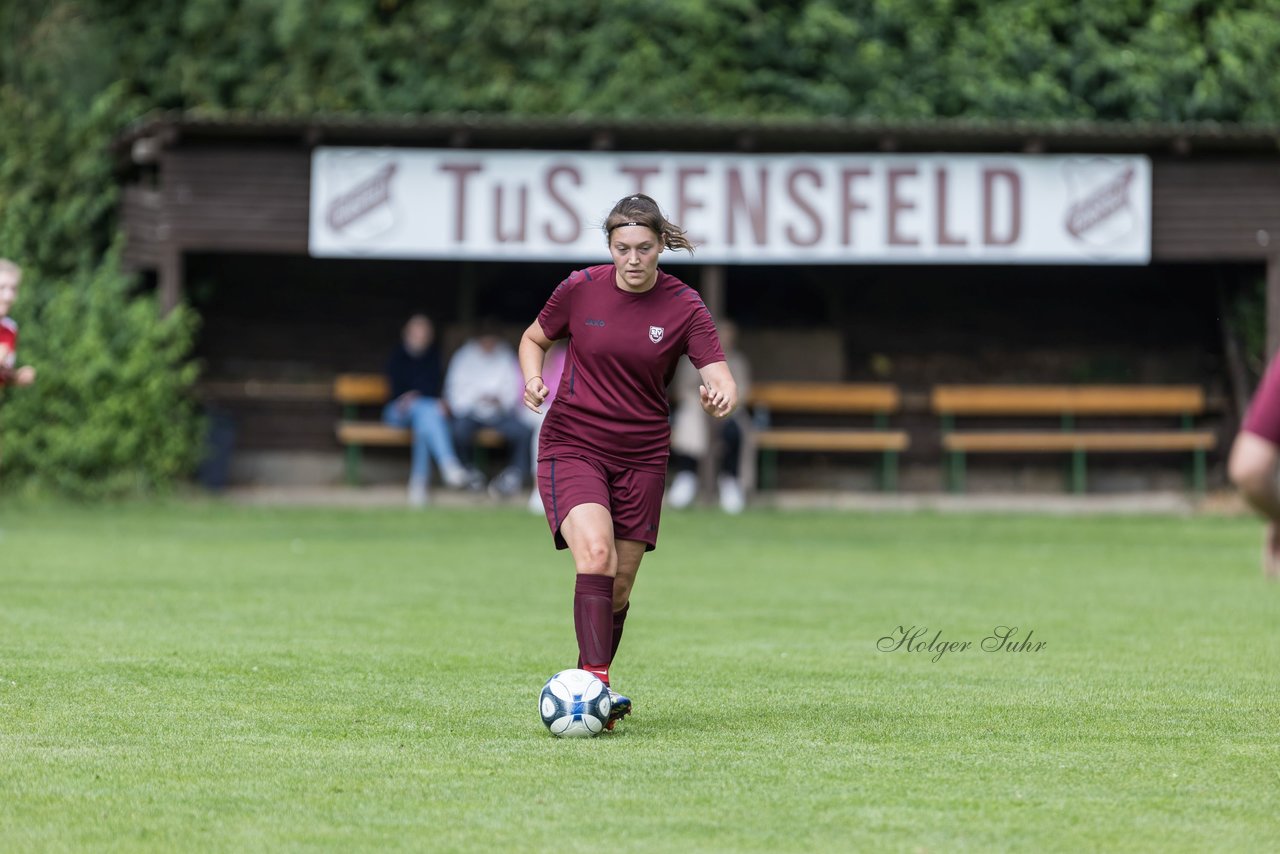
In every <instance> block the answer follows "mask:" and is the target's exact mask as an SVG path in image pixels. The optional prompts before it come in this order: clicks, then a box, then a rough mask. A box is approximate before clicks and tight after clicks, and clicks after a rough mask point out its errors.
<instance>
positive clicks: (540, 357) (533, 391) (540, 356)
mask: <svg viewBox="0 0 1280 854" xmlns="http://www.w3.org/2000/svg"><path fill="white" fill-rule="evenodd" d="M549 349H551V339H550V338H548V337H547V334H546V333H545V332H543V331H542V324H540V323H538V321H536V320H535V321H534V322H533V323H530V324H529V328H528V329H526V330H525V331H524V335H522V336H520V352H519V355H520V373H521V374H522V375H523V376H524V405H525V406H526V407H528V408H529V409H531V410H533V411H534V412H541V411H542V402H543V401H544V400H546V399H547V395H548V394H550V393H551V389H549V388H547V384H546V383H544V382H543V381H542V365H543V363H544V362H545V361H546V358H547V350H549Z"/></svg>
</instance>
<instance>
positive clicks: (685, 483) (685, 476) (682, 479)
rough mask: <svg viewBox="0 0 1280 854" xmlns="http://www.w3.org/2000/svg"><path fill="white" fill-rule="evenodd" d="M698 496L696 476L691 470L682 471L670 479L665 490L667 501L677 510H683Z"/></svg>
mask: <svg viewBox="0 0 1280 854" xmlns="http://www.w3.org/2000/svg"><path fill="white" fill-rule="evenodd" d="M697 497H698V476H697V475H696V474H694V473H693V472H691V471H682V472H680V473H679V474H677V475H676V476H675V479H674V480H672V481H671V488H670V489H668V490H667V503H668V504H670V505H671V506H672V507H675V508H676V509H678V510H683V509H684V508H685V507H688V506H689V505H690V504H692V503H693V499H695V498H697Z"/></svg>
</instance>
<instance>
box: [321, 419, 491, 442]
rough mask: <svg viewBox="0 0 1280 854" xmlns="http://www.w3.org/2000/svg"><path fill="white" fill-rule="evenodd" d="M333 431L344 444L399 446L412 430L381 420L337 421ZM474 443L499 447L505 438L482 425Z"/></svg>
mask: <svg viewBox="0 0 1280 854" xmlns="http://www.w3.org/2000/svg"><path fill="white" fill-rule="evenodd" d="M334 431H335V433H336V434H337V436H338V441H339V442H341V443H342V444H344V445H381V446H386V447H400V446H407V445H411V444H413V432H412V431H411V430H409V428H408V427H393V426H391V425H390V424H383V423H382V422H381V421H339V422H338V423H337V425H336V426H335V428H334ZM475 443H476V444H477V445H479V446H480V447H482V448H501V447H502V446H503V445H505V444H506V443H507V440H506V438H504V437H503V435H502V434H501V433H499V432H498V431H497V430H494V429H493V428H491V427H482V428H480V430H478V431H477V432H476V438H475Z"/></svg>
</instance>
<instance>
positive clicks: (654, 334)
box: [649, 326, 665, 344]
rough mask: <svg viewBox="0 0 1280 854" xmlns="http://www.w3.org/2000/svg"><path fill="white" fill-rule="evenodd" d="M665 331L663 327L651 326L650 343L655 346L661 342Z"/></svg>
mask: <svg viewBox="0 0 1280 854" xmlns="http://www.w3.org/2000/svg"><path fill="white" fill-rule="evenodd" d="M664 331H665V329H664V327H661V326H650V327H649V340H650V341H652V342H653V343H654V344H657V343H658V342H659V341H661V340H662V333H663V332H664Z"/></svg>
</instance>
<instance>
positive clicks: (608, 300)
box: [538, 264, 724, 473]
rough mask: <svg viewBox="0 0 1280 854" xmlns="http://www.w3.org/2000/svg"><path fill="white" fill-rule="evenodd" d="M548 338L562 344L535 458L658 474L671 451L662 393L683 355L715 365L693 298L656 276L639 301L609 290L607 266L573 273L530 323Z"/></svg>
mask: <svg viewBox="0 0 1280 854" xmlns="http://www.w3.org/2000/svg"><path fill="white" fill-rule="evenodd" d="M538 324H539V325H540V326H541V327H542V331H543V332H544V333H545V334H546V336H547V337H548V338H551V339H553V340H554V339H558V338H566V337H567V338H568V339H569V353H568V356H567V357H566V359H565V363H564V373H563V374H562V375H561V378H560V387H559V389H558V390H557V392H556V399H555V400H554V401H553V402H552V404H551V408H550V409H549V410H548V411H547V415H546V420H545V421H544V422H543V425H542V438H541V439H540V440H539V457H540V458H547V457H553V456H555V455H557V454H566V453H569V454H581V455H585V456H589V457H593V458H595V459H600V460H605V461H608V462H612V463H615V464H616V465H620V466H625V467H627V468H633V469H640V470H646V471H655V472H662V473H665V472H666V469H667V455H668V453H669V450H670V441H671V426H670V422H669V420H668V419H669V417H670V413H671V408H670V404H669V403H668V402H667V385H668V383H670V382H671V377H672V376H673V375H674V374H675V370H676V363H677V362H678V361H679V360H680V357H681V356H684V355H686V354H687V355H688V356H689V360H690V361H691V362H693V366H694V367H695V368H703V367H705V366H707V365H709V364H712V363H713V362H723V361H724V351H723V350H721V349H720V339H719V337H718V336H717V335H716V327H715V323H714V322H713V321H712V320H711V314H710V312H708V311H707V307H706V306H705V305H703V303H702V297H700V296H698V292H697V291H695V290H694V289H693V288H691V287H689V286H688V285H686V284H685V283H684V282H682V281H680V280H679V279H677V278H676V277H675V276H671V275H668V274H667V273H664V272H662V271H661V270H659V271H658V280H657V282H655V283H654V286H653V287H652V288H650V289H649V290H647V291H645V292H644V293H642V294H635V293H629V292H627V291H624V290H622V289H621V288H619V287H618V285H617V283H616V281H615V279H614V267H613V265H612V264H601V265H599V266H596V267H588V268H587V269H585V270H578V271H576V272H574V273H573V274H571V275H570V276H569V278H567V279H565V280H564V281H563V282H561V283H560V285H559V287H557V288H556V289H555V292H554V293H552V294H551V298H550V299H549V300H547V304H546V306H544V307H543V309H542V312H541V313H540V314H539V315H538Z"/></svg>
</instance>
